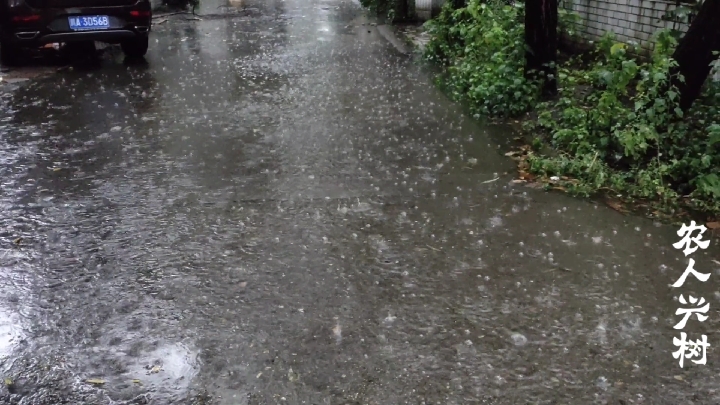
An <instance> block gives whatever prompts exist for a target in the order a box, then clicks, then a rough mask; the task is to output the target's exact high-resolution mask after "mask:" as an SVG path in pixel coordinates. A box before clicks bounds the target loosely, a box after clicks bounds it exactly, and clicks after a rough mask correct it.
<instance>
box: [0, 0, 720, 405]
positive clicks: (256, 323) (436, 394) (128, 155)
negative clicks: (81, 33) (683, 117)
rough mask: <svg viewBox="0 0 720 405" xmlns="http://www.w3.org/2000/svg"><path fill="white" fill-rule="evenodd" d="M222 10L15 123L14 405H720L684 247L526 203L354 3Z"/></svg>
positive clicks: (0, 245) (3, 325) (555, 201)
mask: <svg viewBox="0 0 720 405" xmlns="http://www.w3.org/2000/svg"><path fill="white" fill-rule="evenodd" d="M221 6H222V8H221ZM203 7H204V8H205V9H203V10H202V11H203V12H204V14H212V13H217V14H222V13H229V14H230V15H229V16H225V17H222V18H221V17H220V16H214V17H213V16H211V17H208V18H203V19H202V20H201V21H185V19H184V18H183V17H179V18H177V19H173V20H172V21H168V22H167V23H165V24H162V25H159V26H157V28H156V29H155V32H154V33H153V36H152V38H151V50H150V52H149V54H148V57H147V64H144V65H131V66H128V65H124V64H123V63H122V61H121V59H120V55H118V54H117V52H115V51H113V50H110V51H108V53H107V54H106V55H104V56H103V57H102V58H101V59H100V61H101V63H100V65H99V66H98V67H96V68H93V69H73V70H67V71H62V72H59V73H58V74H56V75H53V76H51V77H47V78H43V79H36V80H32V81H31V82H29V83H27V84H25V85H23V86H21V87H19V88H17V89H14V90H12V91H6V92H5V94H4V95H3V96H2V98H0V108H2V110H3V113H2V120H0V137H1V140H0V171H1V173H0V178H2V182H1V183H0V206H2V215H0V223H1V225H2V226H1V227H0V229H1V230H2V231H1V232H2V234H1V235H0V236H1V238H0V376H1V377H2V378H3V379H5V378H7V379H8V380H9V381H10V382H11V384H9V385H7V384H6V386H4V387H2V388H0V403H3V404H13V405H15V404H17V405H27V404H33V405H34V404H60V403H68V404H162V405H165V404H210V403H214V404H228V405H230V404H232V405H236V404H269V403H289V404H303V403H307V404H401V403H417V404H421V403H425V404H433V403H434V404H437V403H444V404H469V403H496V404H519V403H533V404H555V403H558V404H560V403H572V404H580V403H582V404H589V403H598V404H622V403H625V404H631V403H635V404H639V403H646V404H680V403H682V404H716V403H718V402H719V401H720V394H719V393H718V391H717V389H718V378H719V377H718V375H719V373H718V370H719V368H718V364H717V362H716V356H713V354H714V349H713V346H711V347H710V349H709V352H708V353H709V354H708V358H709V360H708V364H707V365H706V366H697V365H691V366H687V365H686V367H685V368H684V369H681V368H679V366H678V364H677V361H676V360H675V359H673V357H672V355H671V352H673V351H674V350H675V348H674V347H673V346H672V341H673V337H674V336H677V332H676V331H675V330H673V329H672V326H673V325H674V324H675V322H676V321H677V319H676V317H675V316H674V312H675V309H676V307H677V306H678V305H679V304H678V303H677V302H676V301H675V300H674V295H676V294H678V292H677V291H676V290H674V289H672V288H670V287H669V284H672V283H673V282H674V281H675V280H676V279H677V277H679V276H680V274H682V271H683V270H684V268H685V266H686V261H687V258H685V257H684V256H683V255H682V253H681V252H678V251H676V250H675V249H673V248H672V244H673V243H674V242H676V241H677V240H678V237H677V235H676V234H675V232H676V231H677V229H673V228H670V227H665V226H660V225H656V224H653V223H651V222H649V221H647V220H644V219H640V218H631V217H623V216H621V215H620V214H618V213H616V212H614V211H610V210H608V209H606V208H604V207H598V206H596V205H594V204H592V203H590V202H586V201H580V200H574V199H570V198H567V197H565V196H561V195H556V194H547V193H544V192H541V191H538V190H533V189H529V188H524V187H522V186H519V185H515V184H512V183H511V181H510V180H511V179H512V175H511V174H507V173H510V172H512V171H513V170H514V166H513V163H512V162H511V161H509V160H508V159H507V158H505V157H504V156H502V154H500V153H498V151H497V150H498V145H497V143H496V142H495V141H493V140H492V139H501V138H502V137H504V136H505V137H511V136H512V134H511V132H510V130H509V129H507V128H504V127H502V126H494V127H485V126H481V125H480V124H478V123H476V122H474V121H472V120H470V119H469V118H467V117H465V116H464V115H462V114H461V113H460V112H459V108H458V107H457V106H456V105H454V104H452V103H450V102H449V101H448V100H447V99H446V98H444V97H443V96H442V95H441V94H440V93H439V92H438V91H437V90H436V89H435V88H434V87H433V86H432V85H431V82H430V78H429V77H428V75H427V74H426V73H425V72H424V71H423V69H422V67H420V66H419V65H418V64H417V63H415V61H414V60H412V58H409V57H407V56H405V55H402V54H400V53H399V52H397V51H396V50H395V49H394V48H392V46H391V45H390V44H388V43H387V42H386V41H385V40H383V39H382V36H381V34H380V33H378V31H377V30H376V27H374V26H372V25H371V24H369V23H368V21H367V20H366V19H365V18H364V17H363V14H362V12H361V10H360V8H359V6H358V5H357V4H355V3H354V2H351V1H345V0H312V1H301V0H285V1H282V0H271V1H260V0H244V1H241V2H237V1H235V2H233V3H227V4H218V5H216V4H213V3H212V2H208V3H204V4H203ZM212 9H214V10H231V11H211V10H212ZM232 10H236V11H237V10H241V11H242V12H235V11H232ZM243 10H244V11H243ZM717 252H718V250H717V244H716V243H715V242H714V243H713V245H712V246H711V248H709V249H708V250H707V251H703V252H698V253H696V254H695V255H694V256H693V258H694V259H695V260H696V261H697V263H698V264H697V266H696V268H697V269H698V270H700V269H701V268H702V271H705V272H710V271H712V272H713V273H714V274H713V277H717V276H719V275H720V271H718V270H719V269H720V266H718V262H716V261H714V260H713V257H714V256H716V255H717ZM715 273H717V274H715ZM712 280H713V279H712V278H711V281H710V282H708V283H704V284H702V283H699V282H696V281H695V282H688V283H687V284H686V287H685V288H684V289H683V291H682V292H683V293H685V294H693V295H694V296H703V297H705V298H706V299H707V300H709V301H710V302H711V305H715V304H716V303H717V302H718V299H719V298H720V293H719V292H718V291H717V289H716V288H714V287H713V285H714V282H713V281H712ZM709 315H710V318H709V319H708V320H707V321H705V322H703V323H699V322H694V323H693V322H691V323H689V324H688V328H687V329H686V331H687V332H688V333H689V334H700V333H705V334H707V335H708V336H709V338H708V339H709V340H710V342H711V344H713V339H714V338H715V335H714V334H713V333H711V331H712V330H714V329H716V328H717V325H718V321H719V320H720V317H718V316H717V313H716V311H715V310H714V309H713V307H712V306H711V313H710V314H709Z"/></svg>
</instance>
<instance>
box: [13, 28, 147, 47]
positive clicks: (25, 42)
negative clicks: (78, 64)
mask: <svg viewBox="0 0 720 405" xmlns="http://www.w3.org/2000/svg"><path fill="white" fill-rule="evenodd" d="M149 30H150V27H146V26H145V27H144V26H138V27H135V28H134V29H132V30H129V29H114V30H102V31H80V32H51V33H43V32H41V31H19V32H16V33H15V35H14V36H13V37H12V38H8V39H9V40H11V42H13V43H15V44H16V45H19V46H40V45H45V44H50V43H54V42H76V41H99V42H119V41H122V40H126V39H133V38H142V37H146V36H147V35H148V32H149Z"/></svg>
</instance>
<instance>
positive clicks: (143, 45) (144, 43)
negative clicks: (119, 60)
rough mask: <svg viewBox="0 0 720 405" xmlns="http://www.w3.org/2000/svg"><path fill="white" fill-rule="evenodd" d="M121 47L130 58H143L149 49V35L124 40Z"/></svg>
mask: <svg viewBox="0 0 720 405" xmlns="http://www.w3.org/2000/svg"><path fill="white" fill-rule="evenodd" d="M120 47H121V48H122V51H123V53H124V54H125V56H127V57H128V58H142V57H143V56H145V54H146V53H147V50H148V37H145V38H136V39H133V40H129V41H123V42H121V43H120Z"/></svg>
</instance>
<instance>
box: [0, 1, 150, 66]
mask: <svg viewBox="0 0 720 405" xmlns="http://www.w3.org/2000/svg"><path fill="white" fill-rule="evenodd" d="M151 24H152V10H151V8H150V1H149V0H0V62H2V64H3V65H12V64H14V63H16V62H17V56H18V54H19V51H20V49H21V48H32V47H39V46H42V45H45V44H49V43H70V42H77V41H100V42H108V43H115V44H117V43H119V44H120V46H121V47H122V50H123V52H124V53H125V55H127V56H129V57H142V56H144V55H145V53H146V52H147V49H148V34H149V33H150V26H151Z"/></svg>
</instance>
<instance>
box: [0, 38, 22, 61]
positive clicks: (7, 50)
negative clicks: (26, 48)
mask: <svg viewBox="0 0 720 405" xmlns="http://www.w3.org/2000/svg"><path fill="white" fill-rule="evenodd" d="M19 55H20V48H18V47H17V46H15V45H14V44H12V43H10V42H9V41H0V63H2V64H3V65H4V66H14V65H16V64H17V63H18V56H19Z"/></svg>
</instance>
